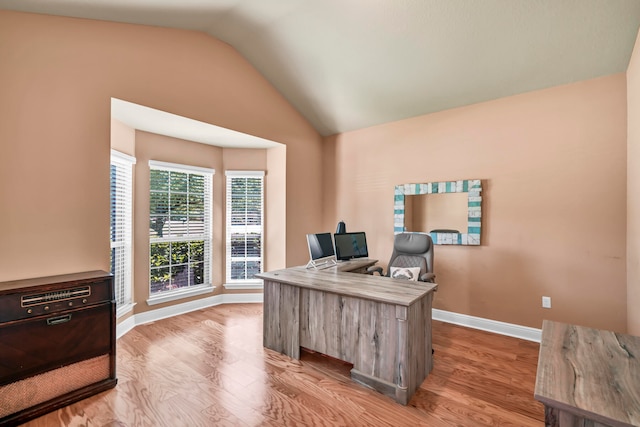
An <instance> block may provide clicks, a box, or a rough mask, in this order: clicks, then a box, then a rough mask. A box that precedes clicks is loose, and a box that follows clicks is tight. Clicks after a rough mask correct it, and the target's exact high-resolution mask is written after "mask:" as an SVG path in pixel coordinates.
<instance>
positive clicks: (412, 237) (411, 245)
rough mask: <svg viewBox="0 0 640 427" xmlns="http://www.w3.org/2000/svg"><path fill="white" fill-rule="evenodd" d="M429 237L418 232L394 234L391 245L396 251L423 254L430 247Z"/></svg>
mask: <svg viewBox="0 0 640 427" xmlns="http://www.w3.org/2000/svg"><path fill="white" fill-rule="evenodd" d="M431 245H432V243H431V237H430V236H429V235H427V234H420V233H400V234H396V237H395V239H394V241H393V247H394V248H395V250H396V251H398V252H404V253H409V254H423V253H425V252H427V251H428V250H429V249H430V248H431Z"/></svg>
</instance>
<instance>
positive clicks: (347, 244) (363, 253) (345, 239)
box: [333, 231, 369, 260]
mask: <svg viewBox="0 0 640 427" xmlns="http://www.w3.org/2000/svg"><path fill="white" fill-rule="evenodd" d="M333 239H334V240H335V242H336V258H338V259H339V260H347V259H351V258H367V257H368V256H369V252H368V250H367V237H366V236H365V234H364V232H363V231H358V232H355V233H342V234H334V235H333Z"/></svg>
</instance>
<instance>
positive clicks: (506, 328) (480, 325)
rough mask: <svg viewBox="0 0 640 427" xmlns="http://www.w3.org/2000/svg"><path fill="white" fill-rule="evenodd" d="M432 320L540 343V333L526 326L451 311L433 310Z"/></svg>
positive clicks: (538, 330)
mask: <svg viewBox="0 0 640 427" xmlns="http://www.w3.org/2000/svg"><path fill="white" fill-rule="evenodd" d="M432 317H433V319H434V320H440V321H442V322H447V323H453V324H456V325H460V326H466V327H468V328H473V329H480V330H482V331H487V332H493V333H496V334H500V335H507V336H509V337H515V338H520V339H523V340H527V341H534V342H540V338H541V335H542V331H541V330H540V329H536V328H530V327H528V326H520V325H515V324H513V323H505V322H499V321H497V320H491V319H484V318H482V317H475V316H469V315H467V314H459V313H453V312H451V311H444V310H438V309H437V308H434V309H433V313H432Z"/></svg>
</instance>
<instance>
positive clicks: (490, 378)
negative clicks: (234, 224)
mask: <svg viewBox="0 0 640 427" xmlns="http://www.w3.org/2000/svg"><path fill="white" fill-rule="evenodd" d="M433 342H434V349H435V355H434V365H435V367H434V370H433V372H432V373H431V375H430V376H429V377H428V378H427V379H426V380H425V381H424V383H423V384H422V386H421V387H420V389H419V390H418V391H417V392H416V394H415V395H414V397H413V399H412V400H411V401H410V402H409V405H408V406H402V405H399V404H397V403H395V402H394V401H393V400H391V399H390V398H388V397H385V396H383V395H381V394H379V393H377V392H375V391H373V390H370V389H367V388H365V387H364V386H361V385H358V384H356V383H354V382H353V381H352V380H351V379H350V377H349V369H350V366H349V365H348V364H346V363H343V362H340V361H336V360H333V359H330V358H327V357H325V356H322V355H318V354H314V353H309V352H305V353H303V355H302V357H301V360H299V361H297V360H292V359H289V358H288V357H286V356H283V355H280V354H278V353H275V352H273V351H271V350H266V349H264V348H263V347H262V305H261V304H229V305H221V306H216V307H212V308H208V309H205V310H199V311H196V312H192V313H188V314H184V315H181V316H176V317H173V318H170V319H164V320H160V321H157V322H154V323H151V324H147V325H141V326H137V327H136V328H135V329H134V330H132V331H130V332H128V333H127V334H126V335H125V336H123V337H122V338H121V339H119V340H118V344H117V353H118V355H117V374H118V385H117V387H116V388H115V389H113V390H109V391H106V392H103V393H101V394H99V395H97V396H93V397H90V398H88V399H85V400H83V401H81V402H78V403H75V404H73V405H70V406H67V407H66V408H63V409H60V410H58V411H56V412H52V413H49V414H47V415H45V416H42V417H40V418H38V419H36V420H33V421H31V422H29V423H27V424H25V425H26V426H29V427H41V426H47V427H49V426H131V427H138V426H167V427H180V426H189V427H192V426H263V425H264V426H518V427H523V426H543V425H544V410H543V407H542V405H541V404H539V403H538V402H537V401H535V400H534V398H533V389H534V383H535V374H536V364H537V359H538V348H539V346H538V344H537V343H532V342H528V341H522V340H519V339H515V338H509V337H504V336H500V335H495V334H491V333H488V332H482V331H477V330H473V329H467V328H463V327H459V326H455V325H451V324H447V323H442V322H437V321H434V322H433Z"/></svg>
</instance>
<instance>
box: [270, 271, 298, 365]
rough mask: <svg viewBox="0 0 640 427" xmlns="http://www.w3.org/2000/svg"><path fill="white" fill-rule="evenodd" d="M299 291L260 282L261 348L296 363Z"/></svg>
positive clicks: (281, 284)
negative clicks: (261, 295) (289, 358)
mask: <svg viewBox="0 0 640 427" xmlns="http://www.w3.org/2000/svg"><path fill="white" fill-rule="evenodd" d="M299 301H300V289H299V288H298V287H295V286H291V285H287V284H284V283H279V282H274V281H269V280H265V281H264V303H263V325H262V332H263V336H262V345H263V346H264V347H266V348H269V349H271V350H274V351H277V352H279V353H282V354H286V355H287V356H289V357H291V358H293V359H300V321H299V319H300V309H299V307H300V304H299Z"/></svg>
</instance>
